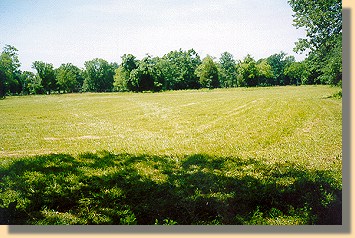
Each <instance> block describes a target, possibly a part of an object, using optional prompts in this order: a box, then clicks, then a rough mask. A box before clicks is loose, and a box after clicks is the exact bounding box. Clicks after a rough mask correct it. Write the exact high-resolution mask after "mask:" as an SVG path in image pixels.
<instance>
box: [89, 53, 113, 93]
mask: <svg viewBox="0 0 355 238" xmlns="http://www.w3.org/2000/svg"><path fill="white" fill-rule="evenodd" d="M84 65H85V70H84V77H85V80H84V83H83V90H84V91H89V92H107V91H112V90H113V75H114V74H115V69H116V68H115V64H110V63H108V62H107V61H106V60H104V59H99V58H95V59H93V60H90V61H86V62H85V63H84Z"/></svg>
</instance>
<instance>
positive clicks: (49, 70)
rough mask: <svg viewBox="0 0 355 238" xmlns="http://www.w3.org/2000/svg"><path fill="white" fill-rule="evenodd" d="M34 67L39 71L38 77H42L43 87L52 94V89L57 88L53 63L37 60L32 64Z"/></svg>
mask: <svg viewBox="0 0 355 238" xmlns="http://www.w3.org/2000/svg"><path fill="white" fill-rule="evenodd" d="M32 68H33V69H35V70H36V71H37V74H36V77H38V78H39V79H40V81H41V84H42V86H43V89H44V90H45V91H46V92H47V93H49V94H51V91H53V90H56V89H57V83H56V80H55V72H54V68H53V65H52V64H50V63H45V62H42V61H35V62H33V64H32Z"/></svg>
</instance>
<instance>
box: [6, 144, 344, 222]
mask: <svg viewBox="0 0 355 238" xmlns="http://www.w3.org/2000/svg"><path fill="white" fill-rule="evenodd" d="M337 173H341V171H335V170H334V171H330V170H329V171H328V170H327V171H324V170H307V169H306V168H304V167H302V166H300V165H296V164H293V163H283V164H272V165H270V164H266V163H264V162H262V161H259V160H255V159H247V160H245V159H239V158H233V157H213V156H209V155H201V154H196V155H190V156H184V157H181V158H171V157H164V156H151V155H140V156H134V155H129V154H118V155H115V154H111V153H109V152H105V151H103V152H99V153H96V154H93V153H86V154H82V155H79V156H76V157H73V156H71V155H66V154H52V155H44V156H35V157H30V158H24V159H16V160H13V161H11V160H8V161H6V160H4V162H3V163H2V165H1V167H0V174H1V177H0V178H1V180H0V190H1V191H0V192H1V200H0V214H1V215H0V223H1V224H126V225H127V224H139V225H141V224H198V225H204V224H234V225H238V224H240V225H243V224H250V225H259V224H263V225H265V224H274V225H287V224H328V225H330V224H338V225H340V224H342V214H341V211H342V190H341V174H340V175H339V174H337Z"/></svg>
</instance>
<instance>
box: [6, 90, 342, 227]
mask: <svg viewBox="0 0 355 238" xmlns="http://www.w3.org/2000/svg"><path fill="white" fill-rule="evenodd" d="M338 91H339V89H338V88H332V87H328V86H300V87H271V88H249V89H248V88H237V89H220V90H199V91H194V90H191V91H172V92H163V93H138V94H136V93H105V94H68V95H50V96H25V97H8V98H6V99H5V100H1V101H0V118H1V124H0V158H2V159H0V162H1V164H0V175H1V177H0V178H1V180H0V190H1V194H0V213H1V214H2V216H0V223H2V224H8V223H10V224H271V225H286V224H339V223H341V189H342V184H341V180H342V175H341V167H342V162H341V160H342V102H341V99H340V98H339V97H333V96H332V95H335V94H336V93H337V92H338Z"/></svg>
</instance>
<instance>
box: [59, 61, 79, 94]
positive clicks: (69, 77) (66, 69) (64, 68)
mask: <svg viewBox="0 0 355 238" xmlns="http://www.w3.org/2000/svg"><path fill="white" fill-rule="evenodd" d="M56 80H57V83H58V86H59V89H60V90H63V91H64V92H78V91H79V90H80V89H81V87H82V85H83V81H84V78H83V77H82V74H81V70H80V69H79V68H78V67H76V66H75V65H73V64H71V63H67V64H62V65H61V66H60V67H59V68H58V69H57V70H56Z"/></svg>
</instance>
